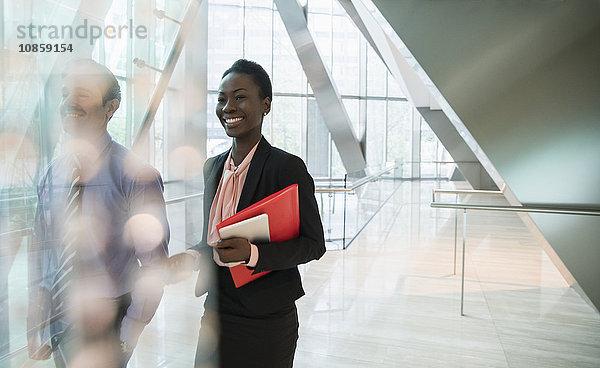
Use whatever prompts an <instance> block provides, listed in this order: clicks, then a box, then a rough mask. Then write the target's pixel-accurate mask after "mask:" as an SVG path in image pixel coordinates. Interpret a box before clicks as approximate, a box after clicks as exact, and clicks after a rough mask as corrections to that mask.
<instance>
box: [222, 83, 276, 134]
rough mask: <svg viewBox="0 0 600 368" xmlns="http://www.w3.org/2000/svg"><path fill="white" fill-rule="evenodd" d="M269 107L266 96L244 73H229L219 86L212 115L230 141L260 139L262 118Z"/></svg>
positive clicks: (268, 99)
mask: <svg viewBox="0 0 600 368" xmlns="http://www.w3.org/2000/svg"><path fill="white" fill-rule="evenodd" d="M270 107H271V99H270V98H269V97H266V98H261V97H260V88H259V87H258V85H257V84H256V83H255V82H254V81H253V80H252V77H251V76H250V75H248V74H241V73H229V74H227V75H226V76H225V78H223V79H222V80H221V84H220V85H219V90H218V96H217V106H216V113H217V117H218V118H219V121H221V125H223V128H225V133H227V135H228V136H230V137H234V138H244V137H248V138H250V139H252V138H254V139H257V138H260V136H261V128H262V118H263V114H264V113H268V112H269V109H270Z"/></svg>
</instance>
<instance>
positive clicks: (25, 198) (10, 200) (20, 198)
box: [0, 195, 37, 203]
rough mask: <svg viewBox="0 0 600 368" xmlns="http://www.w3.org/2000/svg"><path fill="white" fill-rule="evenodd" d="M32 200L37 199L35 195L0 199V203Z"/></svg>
mask: <svg viewBox="0 0 600 368" xmlns="http://www.w3.org/2000/svg"><path fill="white" fill-rule="evenodd" d="M32 198H37V195H29V196H24V197H13V198H3V199H0V203H3V202H16V201H25V200H29V199H32Z"/></svg>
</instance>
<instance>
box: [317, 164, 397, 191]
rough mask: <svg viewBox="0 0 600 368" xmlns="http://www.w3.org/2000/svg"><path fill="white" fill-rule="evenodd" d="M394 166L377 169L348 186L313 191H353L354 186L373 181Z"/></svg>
mask: <svg viewBox="0 0 600 368" xmlns="http://www.w3.org/2000/svg"><path fill="white" fill-rule="evenodd" d="M395 168H396V166H395V165H393V166H390V167H387V168H385V169H383V170H381V171H379V172H378V173H377V174H373V175H369V176H365V177H364V178H361V179H359V180H357V181H355V182H354V183H353V184H352V185H351V186H350V187H349V188H336V187H325V188H316V189H315V193H336V192H346V193H348V192H353V191H354V190H355V189H356V188H358V187H361V186H363V185H365V184H367V183H370V182H372V181H374V180H375V179H377V178H379V177H380V176H382V175H383V174H385V173H387V172H389V171H392V170H394V169H395Z"/></svg>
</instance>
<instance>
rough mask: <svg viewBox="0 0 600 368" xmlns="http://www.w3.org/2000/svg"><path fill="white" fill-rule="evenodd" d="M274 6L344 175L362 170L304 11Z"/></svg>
mask: <svg viewBox="0 0 600 368" xmlns="http://www.w3.org/2000/svg"><path fill="white" fill-rule="evenodd" d="M274 2H275V4H276V5H277V10H278V11H279V15H280V16H281V20H282V21H283V24H284V25H285V29H286V30H287V33H288V35H289V36H290V39H291V41H292V44H293V45H294V48H295V49H296V54H297V55H298V59H300V63H301V64H302V68H303V69H304V73H305V74H306V78H307V79H308V83H310V86H311V87H312V90H313V92H314V94H315V100H316V101H317V105H318V106H319V110H320V111H321V115H322V116H323V121H324V122H325V125H326V126H327V129H328V130H329V132H330V133H331V137H332V139H333V142H334V143H335V146H336V147H337V149H338V152H339V154H340V157H341V159H342V163H343V164H344V168H345V169H346V172H348V173H350V172H356V171H360V170H363V169H364V168H365V167H366V161H365V155H364V153H363V151H362V149H361V148H360V144H359V142H358V139H356V136H355V135H354V131H353V130H352V123H351V122H350V117H349V116H348V113H347V111H346V108H345V107H344V104H343V103H342V98H341V96H340V94H339V92H338V90H337V88H336V86H335V83H334V82H333V78H332V77H331V74H330V73H329V70H327V68H326V67H325V64H324V63H323V59H322V58H321V55H320V54H319V51H318V50H317V46H316V44H315V42H314V40H313V38H312V35H311V34H310V31H309V30H308V24H307V23H306V17H305V15H304V10H303V9H302V7H301V6H300V5H299V4H298V1H297V0H274Z"/></svg>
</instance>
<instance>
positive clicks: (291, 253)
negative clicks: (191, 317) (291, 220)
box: [194, 137, 325, 316]
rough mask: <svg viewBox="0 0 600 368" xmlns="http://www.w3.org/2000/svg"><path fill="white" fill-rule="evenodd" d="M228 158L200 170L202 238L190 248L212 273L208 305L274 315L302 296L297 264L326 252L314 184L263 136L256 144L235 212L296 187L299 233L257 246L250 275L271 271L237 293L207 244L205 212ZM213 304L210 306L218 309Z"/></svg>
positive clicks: (210, 161) (297, 160) (217, 158)
mask: <svg viewBox="0 0 600 368" xmlns="http://www.w3.org/2000/svg"><path fill="white" fill-rule="evenodd" d="M228 154H229V151H227V152H224V153H222V154H220V155H218V156H215V157H212V158H210V159H208V160H207V161H206V163H205V165H204V184H205V186H204V228H203V234H204V235H203V238H202V242H201V243H199V244H197V245H196V246H195V247H194V249H196V250H198V251H200V253H201V254H202V259H203V263H202V267H203V268H207V269H211V270H212V272H213V275H214V276H216V277H215V278H214V279H213V280H212V282H209V284H208V286H207V289H208V292H209V296H208V298H207V304H209V305H210V304H211V301H212V303H215V304H216V303H217V301H218V308H219V309H220V310H221V311H225V312H230V313H235V314H243V315H252V316H257V315H263V314H270V313H274V312H277V311H278V310H281V308H284V307H289V306H290V305H291V304H292V303H293V302H294V301H295V300H296V299H298V298H300V297H301V296H302V295H304V290H303V288H302V283H301V280H300V274H299V272H298V268H297V265H299V264H302V263H306V262H309V261H311V260H313V259H319V258H321V256H322V255H323V254H324V253H325V240H324V237H323V225H322V223H321V218H320V216H319V209H318V207H317V202H316V200H315V195H314V190H315V187H314V182H313V179H312V177H311V176H310V174H309V173H308V171H307V169H306V165H305V164H304V162H303V161H302V159H301V158H299V157H297V156H294V155H292V154H289V153H287V152H285V151H283V150H280V149H278V148H275V147H272V146H271V145H270V144H269V142H267V140H266V139H265V138H264V137H263V138H262V139H261V141H260V142H259V144H258V147H257V149H256V152H255V153H254V157H253V158H252V161H251V163H250V167H249V168H248V174H247V176H246V181H245V183H244V187H243V189H242V193H241V196H240V200H239V203H238V207H237V211H238V212H239V211H241V210H243V209H244V208H246V207H248V206H250V205H252V204H254V203H256V202H258V201H260V200H261V199H263V198H265V197H267V196H269V195H271V194H273V193H275V192H277V191H279V190H281V189H283V188H285V187H287V186H289V185H291V184H298V196H299V208H300V234H299V236H298V237H297V238H294V239H290V240H286V241H283V242H273V243H258V244H257V247H258V249H259V259H258V263H257V265H256V267H255V268H254V272H262V271H272V272H271V273H269V274H267V275H265V276H263V277H261V278H259V279H257V280H254V281H252V282H250V283H248V284H246V285H244V286H242V287H240V288H237V289H236V288H235V286H234V284H233V279H232V278H231V275H230V273H229V269H228V268H226V267H219V266H217V265H216V264H215V263H214V262H213V260H212V248H211V247H210V246H208V245H207V243H206V236H207V233H208V231H207V230H208V220H209V214H210V207H211V205H212V202H213V199H214V197H215V194H216V191H217V187H218V185H219V181H220V180H221V176H222V174H223V167H224V164H225V160H226V159H227V156H228ZM206 276H207V275H206V272H201V273H200V276H199V279H198V282H197V285H196V295H197V296H199V295H202V294H203V292H204V290H203V289H204V288H203V287H202V286H201V285H205V284H206V280H201V278H202V277H206ZM211 294H212V295H211ZM215 304H213V307H216V306H217V305H215ZM235 304H237V305H235Z"/></svg>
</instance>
